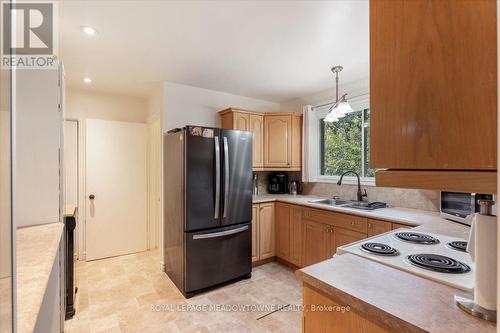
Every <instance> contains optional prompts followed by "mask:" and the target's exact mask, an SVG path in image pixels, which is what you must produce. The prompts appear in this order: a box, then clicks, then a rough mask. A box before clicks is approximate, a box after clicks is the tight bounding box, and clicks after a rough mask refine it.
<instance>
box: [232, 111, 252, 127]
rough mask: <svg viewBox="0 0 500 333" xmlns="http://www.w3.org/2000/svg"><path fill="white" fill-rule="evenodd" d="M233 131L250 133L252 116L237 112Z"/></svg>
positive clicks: (234, 117) (234, 116)
mask: <svg viewBox="0 0 500 333" xmlns="http://www.w3.org/2000/svg"><path fill="white" fill-rule="evenodd" d="M233 129H236V130H241V131H250V115H249V114H247V113H240V112H235V113H234V114H233Z"/></svg>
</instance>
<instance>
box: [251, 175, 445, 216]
mask: <svg viewBox="0 0 500 333" xmlns="http://www.w3.org/2000/svg"><path fill="white" fill-rule="evenodd" d="M256 173H257V175H258V177H259V194H264V193H269V192H268V190H267V185H268V183H269V174H271V173H273V172H268V171H261V172H256ZM285 173H286V174H287V175H288V181H291V180H300V179H301V173H300V172H285ZM362 188H363V190H364V189H366V192H367V193H368V200H369V201H382V202H386V203H387V204H389V205H391V206H397V207H405V208H415V209H422V210H427V211H434V212H437V211H439V191H431V190H414V189H405V188H392V187H376V186H362ZM356 191H357V185H346V184H344V185H342V186H338V185H337V184H335V183H333V184H332V183H306V184H304V192H303V193H302V194H306V195H315V196H318V197H328V198H331V197H333V196H338V197H340V198H345V199H350V200H355V199H356Z"/></svg>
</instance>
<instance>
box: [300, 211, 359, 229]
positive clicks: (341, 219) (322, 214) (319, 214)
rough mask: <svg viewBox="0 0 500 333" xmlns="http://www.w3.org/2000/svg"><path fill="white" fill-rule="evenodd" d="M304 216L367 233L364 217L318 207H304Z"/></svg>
mask: <svg viewBox="0 0 500 333" xmlns="http://www.w3.org/2000/svg"><path fill="white" fill-rule="evenodd" d="M302 214H303V216H304V218H306V219H308V220H311V221H316V222H320V223H327V224H330V225H332V226H335V227H339V228H344V229H348V230H353V231H358V232H362V233H365V234H366V233H367V221H366V220H367V219H366V218H365V217H360V216H355V215H349V214H341V213H335V212H329V211H325V210H320V209H312V208H305V209H304V210H303V212H302Z"/></svg>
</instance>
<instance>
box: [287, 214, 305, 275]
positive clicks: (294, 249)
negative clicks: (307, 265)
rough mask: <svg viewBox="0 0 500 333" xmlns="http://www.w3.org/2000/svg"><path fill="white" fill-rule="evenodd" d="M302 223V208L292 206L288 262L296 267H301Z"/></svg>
mask: <svg viewBox="0 0 500 333" xmlns="http://www.w3.org/2000/svg"><path fill="white" fill-rule="evenodd" d="M303 226H304V225H303V223H302V208H301V207H297V206H292V211H291V213H290V260H289V261H290V262H291V263H292V264H294V265H295V266H297V267H302V238H303V237H302V236H303V234H304V228H303Z"/></svg>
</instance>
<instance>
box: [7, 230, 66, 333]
mask: <svg viewBox="0 0 500 333" xmlns="http://www.w3.org/2000/svg"><path fill="white" fill-rule="evenodd" d="M63 229H64V225H63V224H62V223H50V224H43V225H38V226H33V227H26V228H20V229H17V231H16V260H17V262H16V267H17V275H16V279H17V332H19V333H31V332H33V330H34V329H35V325H36V321H37V318H38V313H39V312H40V308H41V306H42V302H43V297H44V295H45V290H46V289H47V284H48V281H49V276H50V272H51V271H52V267H53V266H54V260H55V258H56V256H57V253H58V251H59V244H60V242H61V237H62V233H63Z"/></svg>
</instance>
